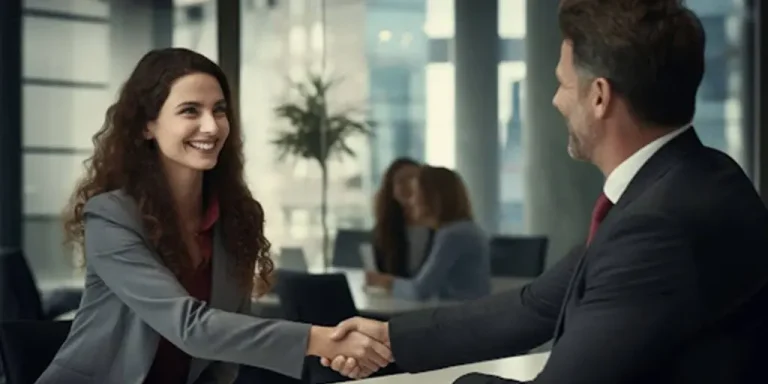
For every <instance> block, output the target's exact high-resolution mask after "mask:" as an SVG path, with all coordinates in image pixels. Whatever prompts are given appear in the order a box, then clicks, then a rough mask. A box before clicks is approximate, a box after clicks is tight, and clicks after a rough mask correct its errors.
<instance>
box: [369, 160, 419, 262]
mask: <svg viewBox="0 0 768 384" xmlns="http://www.w3.org/2000/svg"><path fill="white" fill-rule="evenodd" d="M418 170H419V164H418V163H417V162H416V161H414V160H411V159H409V158H399V159H396V160H395V161H394V162H392V164H391V165H390V166H389V168H388V169H387V171H386V172H385V173H384V179H383V181H382V183H381V187H380V188H379V191H378V193H376V204H375V206H376V225H375V226H374V228H373V240H374V249H375V250H376V264H377V267H378V270H379V272H383V273H387V274H391V275H394V276H398V277H410V276H413V275H415V274H416V272H418V270H419V269H420V268H421V265H422V263H423V262H424V258H425V257H426V255H427V253H428V252H429V248H430V246H431V242H432V235H433V233H432V231H431V230H430V229H429V228H428V227H426V226H424V225H422V223H419V222H418V220H417V219H416V218H415V217H414V215H413V212H412V211H411V209H410V208H409V206H408V200H409V199H410V198H411V179H413V177H414V176H415V175H416V174H417V173H418Z"/></svg>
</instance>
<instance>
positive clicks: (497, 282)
mask: <svg viewBox="0 0 768 384" xmlns="http://www.w3.org/2000/svg"><path fill="white" fill-rule="evenodd" d="M307 272H308V273H313V274H322V273H342V274H344V275H346V277H347V281H348V282H349V290H350V291H351V293H352V298H353V299H354V301H355V306H356V307H357V309H358V311H360V313H361V314H373V315H379V316H384V317H389V316H392V315H396V314H399V313H404V312H410V311H415V310H420V309H428V308H435V307H440V306H446V305H453V304H457V302H454V301H444V300H436V299H435V300H428V301H413V300H404V299H398V298H396V297H393V296H392V295H390V294H388V293H384V292H382V291H381V290H377V289H374V288H370V287H365V271H364V270H362V269H355V268H338V267H329V268H326V269H325V270H317V269H315V270H309V271H307ZM532 280H533V279H531V278H521V277H499V278H492V280H491V290H492V292H493V293H498V292H503V291H507V290H511V289H515V288H520V287H522V286H524V285H525V284H528V283H530V282H531V281H532ZM279 305H280V299H279V298H278V297H277V295H276V294H274V293H270V294H267V295H265V296H262V297H260V298H258V299H255V300H254V302H253V307H252V308H253V312H254V313H263V312H264V310H265V309H266V310H267V312H271V313H274V312H273V311H274V310H275V309H276V308H277V307H279Z"/></svg>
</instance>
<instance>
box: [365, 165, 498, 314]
mask: <svg viewBox="0 0 768 384" xmlns="http://www.w3.org/2000/svg"><path fill="white" fill-rule="evenodd" d="M412 186H413V190H412V191H413V193H412V196H411V209H412V211H413V215H414V217H415V218H416V219H417V220H419V221H421V222H423V223H426V224H427V225H429V226H430V227H431V228H432V229H434V230H435V231H436V233H435V240H434V245H433V246H432V250H431V251H430V253H429V256H427V260H426V262H425V263H424V266H423V267H422V268H421V270H420V271H419V273H417V274H416V275H415V276H414V277H413V278H411V279H406V278H401V277H396V276H393V275H391V274H381V273H376V272H368V273H367V275H366V282H367V284H368V285H371V286H378V287H382V288H384V289H387V290H390V291H392V294H393V295H394V296H396V297H399V298H403V299H409V300H426V299H430V298H433V297H436V298H439V299H443V300H471V299H476V298H479V297H482V296H486V295H488V294H490V291H491V271H490V250H489V245H488V238H487V236H486V234H485V232H483V230H482V229H481V228H480V227H479V226H478V225H477V224H476V223H475V222H474V221H473V220H472V208H471V206H470V203H469V197H468V194H467V189H466V187H465V186H464V183H463V182H462V180H461V177H460V176H459V175H458V174H456V173H455V172H453V171H451V170H449V169H447V168H442V167H427V166H425V167H422V168H421V169H420V170H419V172H418V176H417V177H415V178H413V179H412Z"/></svg>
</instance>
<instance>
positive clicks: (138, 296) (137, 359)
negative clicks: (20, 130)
mask: <svg viewBox="0 0 768 384" xmlns="http://www.w3.org/2000/svg"><path fill="white" fill-rule="evenodd" d="M85 226H86V238H85V257H86V262H87V272H86V281H85V292H84V294H83V299H82V302H81V304H80V309H79V311H78V313H77V316H76V317H75V320H74V323H73V324H72V329H71V331H70V334H69V337H68V338H67V340H66V342H65V343H64V345H63V346H62V347H61V349H60V350H59V352H58V354H57V355H56V357H55V358H54V360H53V362H52V363H51V365H50V366H49V367H48V369H47V370H46V371H45V373H44V374H43V375H42V377H40V379H39V380H38V383H39V384H49V383H78V384H79V383H83V384H85V383H98V384H112V383H114V384H141V383H142V382H143V380H144V377H145V376H146V374H147V372H148V371H149V368H150V366H151V365H152V361H153V359H154V357H155V352H156V350H157V345H158V341H159V340H160V338H161V335H162V337H165V338H166V339H168V340H169V341H170V342H171V343H173V344H174V345H176V346H177V347H179V348H180V349H181V350H182V351H184V352H186V353H187V354H189V355H191V356H192V357H193V359H192V362H191V365H190V373H189V378H188V380H187V383H189V384H191V383H229V382H231V381H233V380H234V378H235V377H236V375H237V365H235V364H225V363H221V362H218V360H221V361H227V362H230V363H238V364H247V365H252V366H257V367H261V368H265V369H268V370H272V371H276V372H278V373H281V374H284V375H287V376H292V377H296V378H300V377H301V372H302V368H303V364H304V357H305V352H306V346H307V342H308V338H309V328H310V325H308V324H299V323H293V322H288V321H281V320H266V319H259V318H255V317H251V316H248V315H246V314H243V313H248V312H250V306H251V300H250V292H245V291H244V290H242V289H239V288H238V286H237V283H236V279H234V278H233V277H232V274H231V268H232V267H233V263H231V258H230V257H229V255H228V254H227V252H226V251H225V250H224V247H223V244H222V240H221V233H220V232H219V228H220V227H218V226H217V227H216V228H215V230H214V231H215V234H214V249H213V260H212V263H213V272H212V273H213V276H212V280H213V282H212V292H211V302H210V303H205V302H201V301H198V300H197V299H195V298H193V297H191V296H190V295H189V294H188V293H187V292H186V291H185V290H184V288H183V287H182V286H181V284H180V283H179V282H178V281H177V279H176V278H175V277H174V275H173V274H172V273H171V272H170V270H168V269H167V268H166V267H165V266H164V265H163V264H162V263H161V262H160V259H159V257H158V255H157V254H155V253H154V252H153V251H151V248H150V247H149V246H148V244H149V240H148V238H147V236H146V233H144V230H143V226H142V224H141V220H140V215H139V212H138V209H137V206H136V204H135V202H134V200H133V199H132V198H131V197H129V196H128V195H126V194H125V193H123V192H122V191H113V192H108V193H104V194H101V195H98V196H95V197H93V198H91V199H90V200H89V201H88V203H87V204H86V206H85ZM235 312H240V313H235Z"/></svg>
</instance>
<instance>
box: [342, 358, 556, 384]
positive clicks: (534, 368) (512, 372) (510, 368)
mask: <svg viewBox="0 0 768 384" xmlns="http://www.w3.org/2000/svg"><path fill="white" fill-rule="evenodd" d="M548 358H549V352H544V353H536V354H532V355H523V356H516V357H509V358H506V359H499V360H491V361H485V362H482V363H475V364H466V365H459V366H456V367H451V368H445V369H440V370H437V371H430V372H422V373H416V374H410V373H403V374H399V375H391V376H383V377H377V378H373V379H365V380H359V381H356V383H360V384H384V383H386V384H425V383H429V384H450V383H453V382H454V380H456V379H458V378H459V377H461V376H463V375H465V374H467V373H472V372H480V373H485V374H489V375H495V376H500V377H503V378H507V379H515V380H519V381H529V380H533V379H535V378H536V376H537V375H538V374H539V373H540V372H541V370H542V369H543V368H544V364H546V362H547V359H548Z"/></svg>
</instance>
